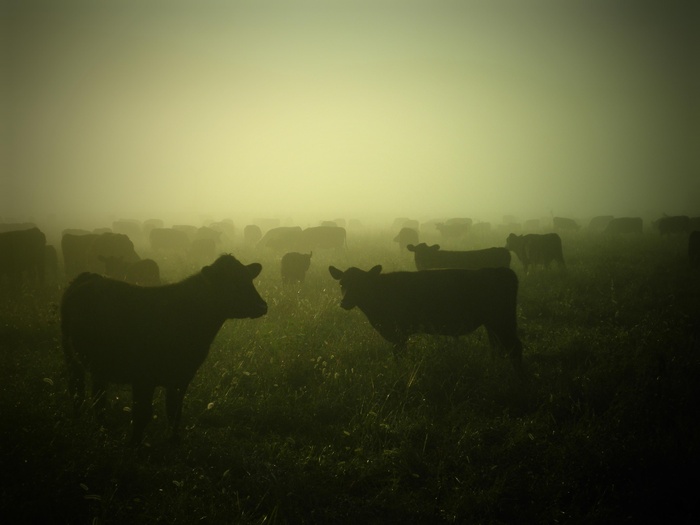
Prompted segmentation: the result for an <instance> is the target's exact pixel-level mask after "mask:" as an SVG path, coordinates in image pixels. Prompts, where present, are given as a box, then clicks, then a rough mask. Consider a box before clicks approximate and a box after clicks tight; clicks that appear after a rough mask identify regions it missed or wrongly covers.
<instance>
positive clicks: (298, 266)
mask: <svg viewBox="0 0 700 525" xmlns="http://www.w3.org/2000/svg"><path fill="white" fill-rule="evenodd" d="M312 255H313V252H311V253H298V252H289V253H285V254H284V255H283V256H282V262H281V265H280V266H281V273H282V282H283V283H285V284H291V283H293V282H295V281H296V282H300V283H303V282H304V279H305V278H306V272H307V271H308V270H309V267H310V266H311V256H312Z"/></svg>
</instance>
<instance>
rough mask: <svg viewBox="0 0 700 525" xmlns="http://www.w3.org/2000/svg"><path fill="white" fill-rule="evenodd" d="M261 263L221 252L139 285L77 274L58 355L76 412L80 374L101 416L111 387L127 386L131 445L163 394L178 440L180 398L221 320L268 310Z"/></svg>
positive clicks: (64, 310) (66, 298)
mask: <svg viewBox="0 0 700 525" xmlns="http://www.w3.org/2000/svg"><path fill="white" fill-rule="evenodd" d="M261 270H262V266H261V265H260V264H258V263H253V264H250V265H248V266H244V265H243V264H241V263H240V262H239V261H238V260H237V259H236V258H234V257H233V256H232V255H222V256H221V257H219V258H218V259H217V260H216V261H215V262H214V263H213V264H211V265H210V266H205V267H204V268H202V270H201V272H199V273H197V274H195V275H192V276H191V277H188V278H187V279H185V280H183V281H181V282H178V283H175V284H170V285H166V286H157V287H149V288H145V287H140V286H134V285H131V284H128V283H125V282H121V281H116V280H112V279H109V278H106V277H102V276H100V275H97V274H93V273H83V274H81V275H79V276H78V277H77V278H76V279H75V280H74V281H73V282H72V283H71V284H70V285H69V286H68V288H67V289H66V291H65V293H64V295H63V300H62V303H61V332H62V342H63V351H64V354H65V360H66V365H67V368H68V372H69V391H70V394H71V396H72V398H73V401H74V409H75V412H76V414H77V413H78V412H79V410H80V407H81V405H82V404H83V401H84V398H85V372H86V370H87V371H89V372H90V375H91V377H92V393H93V397H94V398H95V406H96V409H97V411H98V416H99V417H102V414H103V412H104V392H105V389H106V386H107V384H108V383H126V384H130V385H131V386H132V395H133V410H132V414H133V434H132V443H133V444H139V443H140V442H141V440H142V438H143V432H144V429H145V428H146V425H147V423H148V422H149V421H150V420H151V417H152V411H153V408H152V400H153V393H154V390H155V388H156V387H157V386H163V387H165V389H166V408H167V416H168V421H169V423H170V426H171V430H172V438H173V440H175V441H176V440H177V439H178V426H179V423H180V418H181V415H182V401H183V398H184V396H185V392H186V390H187V387H188V385H189V384H190V381H191V380H192V378H193V377H194V375H195V373H196V372H197V369H198V368H199V367H200V365H201V364H202V363H203V362H204V359H205V358H206V357H207V354H208V352H209V347H210V345H211V343H212V341H213V340H214V338H215V337H216V334H217V333H218V331H219V329H220V328H221V326H222V325H223V323H224V321H225V320H226V319H243V318H256V317H260V316H262V315H265V313H267V304H266V303H265V301H263V299H262V298H261V297H260V295H259V294H258V292H257V290H256V289H255V286H254V285H253V279H254V278H255V277H257V276H258V274H259V273H260V271H261Z"/></svg>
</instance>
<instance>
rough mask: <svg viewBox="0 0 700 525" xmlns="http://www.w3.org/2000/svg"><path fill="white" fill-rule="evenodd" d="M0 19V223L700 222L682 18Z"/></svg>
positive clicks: (22, 13) (75, 9) (328, 10)
mask: <svg viewBox="0 0 700 525" xmlns="http://www.w3.org/2000/svg"><path fill="white" fill-rule="evenodd" d="M685 6H688V7H685ZM4 9H5V10H4V12H3V14H2V17H3V22H4V23H3V27H2V28H0V34H4V37H2V38H3V41H2V44H1V45H2V46H3V48H4V60H3V61H2V64H3V65H2V67H3V73H2V76H3V77H4V81H3V83H2V84H3V90H4V93H3V94H2V104H3V107H2V115H3V116H2V118H1V120H2V122H3V124H2V126H3V129H2V136H3V140H2V142H3V146H2V151H0V154H2V158H3V159H4V160H3V161H2V183H1V184H2V186H1V187H0V199H1V200H0V203H1V207H2V209H0V220H5V221H8V220H28V219H32V220H41V218H42V217H55V216H62V215H66V214H72V215H76V214H79V213H83V212H84V213H89V214H103V215H104V216H109V217H114V218H117V217H134V218H148V217H157V216H160V215H167V214H180V215H183V214H190V215H192V216H203V215H206V216H210V217H213V218H223V217H254V216H279V217H282V216H284V217H287V216H290V217H301V216H309V215H318V216H319V217H324V218H334V217H363V216H379V215H381V216H387V217H390V216H395V215H402V216H410V217H415V218H429V217H439V216H442V217H445V216H467V217H474V218H476V219H478V218H485V219H491V218H493V217H500V216H501V215H502V214H515V215H521V216H522V217H523V218H528V217H541V216H549V215H551V214H554V215H567V216H574V217H583V216H592V215H596V214H613V215H625V214H643V213H652V214H653V213H657V214H661V213H664V212H665V213H669V214H676V213H688V214H695V215H700V176H699V174H700V169H699V166H698V160H697V157H696V156H697V151H699V149H698V128H697V123H698V117H699V116H700V115H699V114H698V111H697V108H698V104H697V95H698V93H700V89H699V86H698V82H697V78H698V77H697V64H698V56H697V47H695V46H696V43H695V42H694V40H693V38H694V35H693V33H695V32H697V31H696V29H697V27H698V20H697V18H696V17H694V12H693V8H692V2H683V3H681V2H655V3H649V2H636V1H627V2H619V1H607V2H578V1H570V2H560V1H557V2H555V1H551V2H502V1H501V2H499V1H496V2H472V1H454V2H453V1H448V0H443V1H425V2H415V1H398V0H397V1H344V0H337V1H324V2H321V1H318V2H308V1H304V2H296V1H295V2H292V1H285V2H281V1H280V2H262V1H261V2H255V1H247V2H246V1H229V2H210V1H207V2H192V3H190V4H189V6H187V5H185V3H183V2H179V3H176V2H71V1H69V2H48V1H46V2H41V1H21V2H20V1H17V2H13V1H10V2H9V3H6V6H5V8H4ZM693 150H694V152H693ZM694 155H695V156H694Z"/></svg>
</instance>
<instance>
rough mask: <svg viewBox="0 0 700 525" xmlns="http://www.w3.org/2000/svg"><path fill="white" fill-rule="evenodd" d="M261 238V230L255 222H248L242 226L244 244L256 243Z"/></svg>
mask: <svg viewBox="0 0 700 525" xmlns="http://www.w3.org/2000/svg"><path fill="white" fill-rule="evenodd" d="M260 239H262V230H260V226H258V225H257V224H248V225H247V226H246V227H245V228H243V242H244V243H245V244H248V245H250V244H256V243H257V242H258V241H260Z"/></svg>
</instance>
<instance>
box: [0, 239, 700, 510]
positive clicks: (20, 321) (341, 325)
mask: <svg viewBox="0 0 700 525" xmlns="http://www.w3.org/2000/svg"><path fill="white" fill-rule="evenodd" d="M504 239H505V237H504ZM504 239H500V238H495V237H494V239H486V240H484V241H483V242H484V245H483V246H478V247H486V246H487V245H499V246H502V245H503V244H504ZM686 242H687V238H684V237H671V238H660V237H659V236H658V235H652V234H645V235H643V236H637V237H621V238H605V237H603V236H592V235H585V234H583V233H579V234H571V235H568V236H563V244H564V256H565V259H566V260H567V268H566V269H565V270H559V269H557V268H556V265H555V267H554V268H552V269H550V270H548V271H545V270H542V269H536V270H535V271H533V272H531V274H530V275H524V273H523V271H522V267H521V266H520V264H519V262H518V261H517V258H515V257H514V260H513V264H512V267H513V269H514V270H515V271H516V273H518V276H519V279H520V289H519V299H518V323H519V332H520V336H521V339H522V342H523V345H524V355H523V362H524V367H525V378H524V379H521V378H519V377H518V376H517V375H516V374H515V373H514V371H513V369H512V366H511V363H510V362H509V361H508V360H507V359H503V360H501V359H493V358H492V357H491V354H490V352H489V348H488V338H487V336H486V334H485V332H484V331H483V329H479V330H477V331H476V332H474V333H473V334H471V335H470V336H468V337H463V338H461V339H460V341H459V342H458V343H457V344H455V343H454V342H453V341H452V340H451V339H450V338H440V337H429V336H416V337H415V338H414V339H413V340H412V341H411V343H410V344H409V349H408V351H407V353H406V355H404V356H402V357H401V358H400V359H398V360H395V359H394V357H393V355H392V351H391V345H390V344H389V343H387V342H386V341H384V340H383V339H381V337H379V335H378V334H377V333H376V332H375V331H374V330H373V329H372V328H371V327H370V326H369V323H368V322H367V320H366V318H365V317H364V315H363V314H362V313H361V312H359V311H356V310H353V311H350V312H347V311H345V310H342V309H341V308H339V306H338V303H339V300H340V291H339V286H338V283H337V282H336V281H334V280H333V279H332V278H331V277H330V275H329V274H328V269H327V268H328V265H329V264H333V265H335V266H337V267H339V268H341V269H345V268H347V267H348V266H358V267H361V268H364V269H369V268H370V267H371V266H373V265H375V264H382V265H383V266H384V270H385V271H393V270H399V269H405V270H413V268H414V267H413V260H412V256H411V254H409V253H408V252H406V253H399V251H398V249H397V246H396V244H395V243H392V242H391V236H390V235H388V234H386V235H385V234H383V233H382V232H377V233H367V234H363V235H356V236H354V237H353V236H350V235H349V237H348V250H347V252H343V253H336V252H318V253H316V252H315V253H314V255H313V258H312V265H311V269H310V271H309V274H308V276H307V281H306V282H305V283H304V285H303V286H301V287H294V286H292V287H283V286H282V284H281V279H280V275H279V259H280V257H281V254H272V253H256V252H255V251H254V250H244V249H240V250H236V251H235V252H234V255H236V256H237V257H239V258H240V259H241V260H242V261H243V262H244V263H250V262H254V261H258V262H261V263H262V264H263V267H264V268H263V272H262V274H261V276H260V278H259V279H258V280H257V283H256V284H257V287H258V289H259V291H260V293H261V295H262V296H263V298H264V299H265V300H266V301H267V302H268V305H269V313H268V315H267V316H265V317H263V318H260V319H256V320H231V321H227V323H226V324H225V325H224V327H223V329H222V330H221V332H220V333H219V335H218V337H217V338H216V340H215V342H214V344H213V346H212V348H211V352H210V355H209V357H208V359H207V360H206V361H205V363H204V365H203V366H202V367H201V369H200V370H199V372H198V373H197V375H196V377H195V379H194V381H193V383H192V384H191V386H190V389H189V391H188V393H187V396H186V398H185V407H184V415H183V426H184V430H183V440H182V443H181V444H180V445H179V446H174V445H171V444H169V442H168V433H167V425H166V421H165V413H164V412H165V411H164V399H163V396H162V395H161V394H159V395H158V396H157V399H156V401H155V413H156V417H155V419H154V421H153V422H152V423H151V424H150V425H149V427H148V428H147V429H146V443H145V445H144V446H142V447H141V448H140V449H138V450H134V449H132V448H130V447H129V446H127V444H126V443H127V441H128V435H129V432H130V428H129V425H130V423H129V418H130V414H129V407H130V402H131V394H130V391H129V389H128V388H127V387H123V386H116V385H115V386H114V387H113V388H112V389H111V390H110V396H109V410H108V420H107V425H106V428H100V427H99V426H98V425H97V424H96V422H95V420H94V418H93V417H92V416H91V414H90V413H89V412H88V413H85V414H83V416H82V417H80V418H77V419H76V418H73V417H71V410H70V403H69V398H68V394H67V382H66V376H65V374H64V370H63V361H62V353H61V347H60V327H59V315H58V303H59V301H60V293H61V289H62V287H63V286H65V283H62V282H59V283H57V284H54V285H52V286H51V287H49V288H47V289H44V290H33V289H26V288H25V289H23V292H22V294H21V295H20V296H18V297H14V298H12V299H10V298H8V297H3V298H2V299H0V302H1V304H0V461H1V463H0V522H2V523H8V524H9V523H71V524H74V523H75V524H81V523H85V524H88V523H94V524H107V523H110V524H112V523H113V524H124V523H184V524H192V523H231V524H235V523H244V524H247V523H251V524H253V523H254V524H268V523H318V524H327V523H353V524H354V523H370V524H372V523H376V524H383V523H402V524H406V523H430V524H434V523H504V524H511V523H623V522H625V523H640V522H647V523H648V522H663V523H690V522H691V521H692V522H695V520H696V519H697V518H698V516H699V515H700V512H699V510H698V503H697V501H698V499H697V483H696V481H695V480H696V479H697V475H698V474H697V473H698V468H699V467H700V464H699V461H698V460H699V458H700V453H699V446H700V432H699V431H700V419H699V418H698V417H697V413H698V406H700V271H698V269H695V270H693V269H691V268H689V266H688V260H687V255H686V244H685V243H686ZM145 255H148V254H145ZM190 270H191V269H190V268H185V267H182V266H178V264H177V263H172V264H169V265H168V264H165V265H163V275H164V277H165V278H166V279H168V280H177V279H180V278H182V277H184V274H185V273H186V272H187V271H190Z"/></svg>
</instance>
